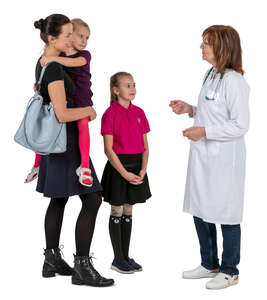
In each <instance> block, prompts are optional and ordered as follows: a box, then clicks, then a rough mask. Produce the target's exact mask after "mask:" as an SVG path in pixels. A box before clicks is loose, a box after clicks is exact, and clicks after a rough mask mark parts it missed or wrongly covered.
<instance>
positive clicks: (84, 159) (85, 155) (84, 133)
mask: <svg viewBox="0 0 267 300" xmlns="http://www.w3.org/2000/svg"><path fill="white" fill-rule="evenodd" d="M88 121H89V118H84V119H81V120H78V121H77V126H78V131H79V148H80V153H81V166H82V168H88V169H89V153H90V133H89V126H88ZM84 175H88V176H90V174H89V173H88V172H85V173H84ZM83 183H85V184H88V185H89V184H92V181H91V180H90V179H84V180H83Z"/></svg>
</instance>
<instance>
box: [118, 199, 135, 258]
mask: <svg viewBox="0 0 267 300" xmlns="http://www.w3.org/2000/svg"><path fill="white" fill-rule="evenodd" d="M132 210H133V206H132V205H130V204H124V205H123V215H122V219H121V239H122V250H123V255H124V257H125V259H126V260H129V246H130V240H131V232H132Z"/></svg>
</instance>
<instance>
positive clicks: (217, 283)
mask: <svg viewBox="0 0 267 300" xmlns="http://www.w3.org/2000/svg"><path fill="white" fill-rule="evenodd" d="M235 284H238V275H233V276H231V275H228V274H224V273H218V275H217V276H216V277H215V278H213V279H212V280H210V281H209V282H207V284H206V288H207V289H209V290H220V289H224V288H227V287H229V286H231V285H235Z"/></svg>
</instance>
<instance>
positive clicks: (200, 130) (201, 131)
mask: <svg viewBox="0 0 267 300" xmlns="http://www.w3.org/2000/svg"><path fill="white" fill-rule="evenodd" d="M183 136H185V137H187V138H188V139H189V140H192V141H194V142H196V141H198V140H200V139H201V138H202V137H204V136H206V130H205V127H197V126H194V127H190V128H187V129H185V130H184V131H183Z"/></svg>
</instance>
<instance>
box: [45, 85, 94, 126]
mask: <svg viewBox="0 0 267 300" xmlns="http://www.w3.org/2000/svg"><path fill="white" fill-rule="evenodd" d="M48 93H49V96H50V99H51V101H52V104H53V107H54V111H55V114H56V116H57V118H58V121H59V122H62V123H63V122H72V121H77V120H79V119H83V118H86V117H90V120H93V119H95V118H96V112H95V110H94V109H93V108H92V107H91V106H87V107H82V108H67V103H66V92H65V88H64V81H63V80H56V81H53V82H50V83H49V84H48Z"/></svg>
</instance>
